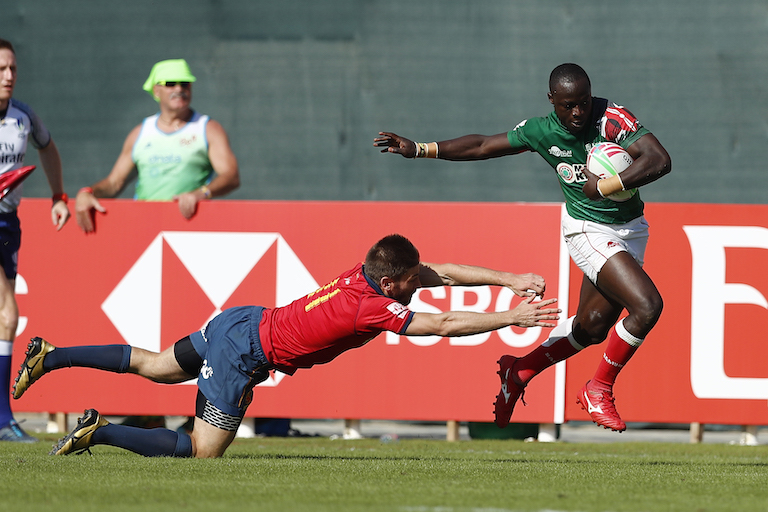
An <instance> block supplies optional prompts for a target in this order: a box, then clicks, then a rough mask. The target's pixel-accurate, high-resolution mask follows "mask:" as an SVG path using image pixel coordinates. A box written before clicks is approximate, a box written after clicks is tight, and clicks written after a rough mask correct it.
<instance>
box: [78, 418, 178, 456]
mask: <svg viewBox="0 0 768 512" xmlns="http://www.w3.org/2000/svg"><path fill="white" fill-rule="evenodd" d="M91 443H93V444H106V445H109V446H116V447H118V448H123V449H125V450H129V451H132V452H134V453H138V454H139V455H144V456H145V457H191V456H192V438H191V437H189V435H188V434H186V433H183V432H174V431H173V430H169V429H167V428H150V429H146V428H140V427H129V426H127V425H115V424H113V423H109V424H107V425H105V426H103V427H99V428H98V429H96V431H95V432H94V433H93V437H91Z"/></svg>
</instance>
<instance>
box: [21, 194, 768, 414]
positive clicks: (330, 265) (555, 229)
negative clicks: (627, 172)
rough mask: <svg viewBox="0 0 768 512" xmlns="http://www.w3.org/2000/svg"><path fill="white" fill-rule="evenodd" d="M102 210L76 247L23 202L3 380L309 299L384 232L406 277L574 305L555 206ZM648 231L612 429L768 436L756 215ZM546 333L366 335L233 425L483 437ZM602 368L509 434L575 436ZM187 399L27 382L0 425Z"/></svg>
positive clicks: (163, 410)
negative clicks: (11, 338) (657, 311)
mask: <svg viewBox="0 0 768 512" xmlns="http://www.w3.org/2000/svg"><path fill="white" fill-rule="evenodd" d="M103 204H104V205H105V207H106V208H107V213H106V214H105V215H99V216H97V218H96V222H97V231H96V233H95V234H92V235H87V236H86V235H84V234H83V233H82V232H81V231H79V229H78V228H77V226H76V225H75V222H74V220H72V221H70V225H68V226H66V227H65V228H64V229H63V230H62V232H59V233H56V232H55V230H54V228H53V227H52V225H51V224H50V201H48V200H41V199H25V200H24V201H23V202H22V206H21V208H20V210H19V215H20V217H21V222H22V231H23V235H22V236H23V238H22V248H21V251H20V256H19V277H18V278H17V298H18V303H19V309H20V315H21V319H20V322H19V328H18V337H17V341H16V343H15V345H14V365H15V367H18V365H19V364H20V363H21V360H22V358H23V353H24V350H25V347H26V343H27V341H28V340H29V338H30V337H32V336H42V337H44V338H46V339H48V340H49V341H51V342H52V343H54V344H55V345H59V346H71V345H85V344H94V345H97V344H98V345H102V344H114V343H128V344H130V345H132V346H135V347H141V348H145V349H147V350H153V351H159V350H163V349H165V348H167V347H170V346H171V345H172V344H173V343H174V342H175V341H176V340H178V339H179V338H181V337H183V336H186V335H187V334H189V333H190V332H192V331H195V330H198V329H200V328H201V327H202V326H203V325H205V323H206V322H207V321H208V320H210V319H211V318H212V317H213V316H215V315H216V314H218V313H219V312H220V311H222V310H224V309H226V308H229V307H232V306H238V305H244V304H258V305H263V306H267V307H274V306H279V305H283V304H286V303H288V302H290V301H291V300H293V299H295V298H297V297H300V296H302V295H304V294H306V293H309V292H311V291H314V290H315V289H317V288H318V287H319V286H322V285H324V284H325V283H327V282H329V281H330V280H332V279H334V278H335V277H336V276H337V275H338V274H339V273H341V272H342V271H344V270H346V269H348V268H350V267H352V266H353V265H355V264H356V263H357V262H359V261H362V259H363V258H364V256H365V253H366V251H367V250H368V248H369V247H370V246H371V245H372V244H373V243H374V242H375V241H376V240H378V239H379V238H381V237H382V236H384V235H387V234H390V233H395V232H397V233H401V234H403V235H405V236H407V237H408V238H409V239H411V241H413V242H414V244H415V245H416V246H417V247H418V248H419V250H420V252H421V256H422V260H423V261H427V262H429V261H433V262H448V261H450V262H456V263H468V264H473V265H481V266H487V267H491V268H497V269H503V270H508V271H512V272H517V273H521V272H535V273H538V274H541V275H543V276H544V277H545V278H546V279H547V294H546V296H547V297H558V298H559V306H560V307H561V308H563V309H564V310H566V311H568V312H569V314H571V315H572V314H573V313H575V309H576V306H577V300H578V289H579V284H580V282H581V274H580V272H579V271H578V270H577V269H575V268H573V267H572V265H571V264H569V260H568V255H567V253H566V251H565V249H564V247H563V245H562V243H561V237H560V228H559V224H560V216H561V211H562V205H560V204H554V203H552V204H533V203H528V204H522V203H512V204H498V203H395V202H386V203H385V202H262V201H259V202H250V201H212V202H208V203H204V204H201V205H200V209H199V211H198V214H197V215H196V216H195V217H194V218H193V219H192V220H190V221H187V220H184V219H183V218H182V217H181V215H180V214H179V212H178V209H177V205H176V204H174V203H152V202H134V201H131V200H105V201H103ZM70 207H71V208H74V205H73V204H70ZM646 214H647V217H648V220H649V222H650V224H651V241H650V244H649V248H648V251H647V254H646V262H647V263H646V267H645V268H646V270H647V271H648V273H649V274H650V275H651V276H652V278H653V279H654V281H655V282H656V284H657V286H658V287H659V289H660V291H661V294H662V296H663V297H664V300H665V309H664V313H663V314H662V318H661V320H660V322H659V324H658V325H657V327H656V328H655V329H654V330H653V331H652V333H651V335H650V336H649V337H648V339H647V340H646V341H645V343H644V344H643V347H641V349H640V350H639V351H638V353H637V355H636V356H635V357H634V359H633V360H632V361H631V362H630V364H628V365H627V367H626V369H625V370H624V371H623V372H622V375H621V376H620V377H619V381H618V383H617V385H616V395H617V401H616V405H617V408H618V410H619V412H620V413H621V414H622V417H623V418H624V419H625V420H627V421H643V422H691V421H700V422H704V423H734V424H768V403H767V402H766V400H767V399H768V368H767V367H766V365H765V364H764V361H765V360H766V356H768V347H766V344H765V343H762V331H763V330H764V329H765V327H764V326H765V325H767V323H766V320H768V301H767V300H766V297H768V270H766V269H768V208H766V207H762V206H733V205H689V204H677V205H675V204H651V205H648V206H647V210H646ZM758 220H760V221H761V222H758V223H756V221H758ZM518 301H519V299H518V298H517V297H514V295H513V294H512V293H511V292H510V291H508V290H502V289H499V288H494V287H468V288H464V287H446V288H432V289H423V290H420V291H419V292H418V294H417V295H416V296H415V297H414V300H413V302H412V304H411V308H412V309H414V310H416V311H427V312H437V311H447V310H450V309H467V310H474V311H494V310H502V309H508V308H510V307H514V305H515V304H517V302H518ZM563 316H564V318H565V315H563ZM548 333H549V330H548V329H540V328H534V329H528V330H525V329H518V328H506V329H502V330H500V331H497V332H494V333H489V334H484V335H476V336H467V337H462V338H440V337H406V336H397V335H395V334H392V333H386V334H382V335H381V336H379V337H377V338H376V339H374V340H372V341H371V342H369V343H368V344H367V345H366V346H364V347H362V348H359V349H355V350H351V351H349V352H346V353H344V354H342V355H341V356H339V357H338V358H337V359H336V360H334V361H332V362H330V363H328V364H325V365H319V366H315V367H314V368H311V369H308V370H299V371H298V372H297V373H296V374H295V375H294V376H291V377H289V376H285V375H283V374H281V373H279V372H276V373H273V375H272V377H271V378H270V379H269V380H268V381H267V382H264V383H263V384H261V385H259V386H258V387H257V388H256V389H255V390H254V401H253V404H252V405H251V406H250V408H249V410H248V415H249V416H257V417H293V418H361V419H408V420H437V421H444V420H459V421H492V419H493V401H494V399H495V396H496V394H497V393H498V382H499V381H498V377H497V375H496V373H495V372H496V369H497V365H496V360H497V359H498V357H499V356H500V355H501V354H504V353H510V354H515V355H522V354H525V353H526V352H528V351H529V350H530V349H531V348H532V347H533V346H535V345H538V344H540V343H542V342H543V341H544V340H545V339H546V337H547V335H548ZM602 349H603V346H598V347H591V348H588V349H586V350H585V351H584V352H583V353H582V354H579V355H577V356H575V357H573V358H571V359H570V360H568V361H567V362H566V363H565V364H563V363H561V364H559V365H557V366H556V367H553V368H550V369H548V370H547V371H546V372H544V373H543V374H542V375H540V376H538V377H537V378H536V379H535V380H534V381H533V382H532V383H531V385H529V387H528V389H527V390H526V402H527V404H528V405H527V406H525V407H523V406H518V407H517V408H516V411H515V415H514V417H513V421H517V422H533V423H542V422H546V423H552V422H555V423H562V422H563V421H567V420H575V419H578V420H586V419H587V415H586V413H585V412H584V411H582V410H580V408H579V407H578V406H577V405H576V404H575V397H576V393H577V392H578V390H579V388H580V387H581V386H582V385H583V384H584V382H585V381H586V380H588V379H589V378H590V377H591V376H592V374H593V372H594V370H595V368H596V365H597V363H598V361H599V359H600V357H601V354H602ZM195 394H196V386H194V382H192V383H189V384H178V385H162V384H154V383H151V382H148V381H146V380H144V379H142V378H140V377H137V376H135V375H117V374H112V373H107V372H101V371H98V370H92V369H81V368H71V369H65V370H57V371H54V372H51V373H50V374H48V375H46V376H45V377H43V378H42V379H41V380H40V381H39V382H37V383H35V385H34V386H32V387H31V388H30V389H29V391H27V392H26V393H25V395H24V397H23V398H22V399H20V400H18V401H15V402H14V407H15V410H17V411H49V412H56V411H60V412H75V413H80V412H81V411H82V410H83V409H85V408H90V407H94V408H97V409H99V411H100V412H102V413H103V414H107V415H129V414H130V415H133V414H153V415H191V414H193V413H194V397H195Z"/></svg>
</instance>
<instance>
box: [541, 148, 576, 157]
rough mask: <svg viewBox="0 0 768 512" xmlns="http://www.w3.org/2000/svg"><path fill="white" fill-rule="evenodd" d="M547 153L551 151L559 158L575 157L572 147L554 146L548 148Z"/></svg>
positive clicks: (551, 153)
mask: <svg viewBox="0 0 768 512" xmlns="http://www.w3.org/2000/svg"><path fill="white" fill-rule="evenodd" d="M547 153H549V154H550V155H552V156H556V157H557V158H572V157H573V151H571V150H570V149H560V148H559V147H557V146H552V147H551V148H549V149H548V150H547Z"/></svg>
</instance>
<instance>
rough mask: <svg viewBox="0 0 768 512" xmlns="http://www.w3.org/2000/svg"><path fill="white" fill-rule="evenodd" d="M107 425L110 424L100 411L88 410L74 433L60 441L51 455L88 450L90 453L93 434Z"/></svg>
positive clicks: (79, 420)
mask: <svg viewBox="0 0 768 512" xmlns="http://www.w3.org/2000/svg"><path fill="white" fill-rule="evenodd" d="M105 425H109V422H108V421H107V420H105V419H104V418H103V417H102V416H101V414H99V411H97V410H96V409H88V410H86V411H85V412H84V413H83V416H82V417H81V418H78V419H77V426H75V428H74V429H72V432H70V433H69V434H67V435H66V436H64V437H62V438H61V439H59V442H58V443H56V444H55V445H54V446H53V449H52V450H51V453H50V455H69V454H70V453H74V454H78V453H82V452H84V451H86V450H87V451H88V453H90V450H89V448H90V447H91V446H93V445H92V444H91V437H93V433H94V432H96V430H97V429H99V428H100V427H103V426H105Z"/></svg>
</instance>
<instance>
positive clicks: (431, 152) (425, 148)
mask: <svg viewBox="0 0 768 512" xmlns="http://www.w3.org/2000/svg"><path fill="white" fill-rule="evenodd" d="M415 144H416V155H415V156H414V157H413V158H437V153H438V147H437V142H416V143H415Z"/></svg>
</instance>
